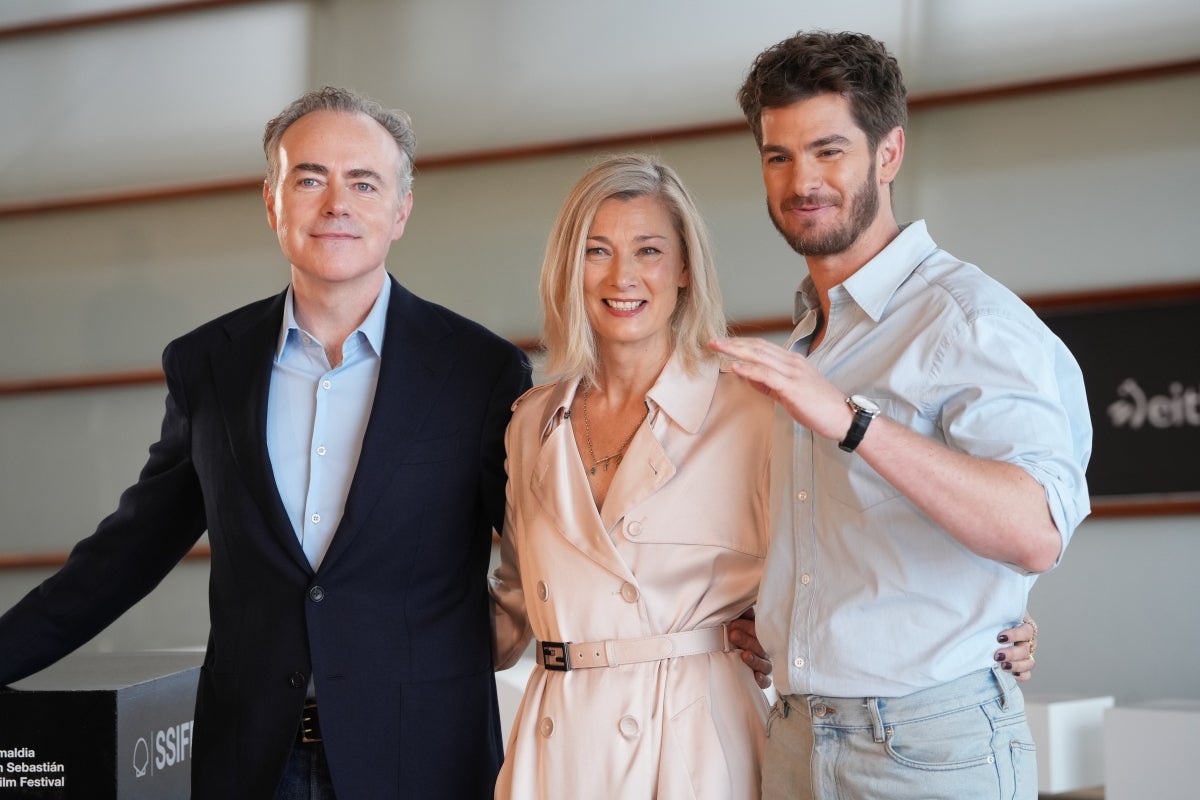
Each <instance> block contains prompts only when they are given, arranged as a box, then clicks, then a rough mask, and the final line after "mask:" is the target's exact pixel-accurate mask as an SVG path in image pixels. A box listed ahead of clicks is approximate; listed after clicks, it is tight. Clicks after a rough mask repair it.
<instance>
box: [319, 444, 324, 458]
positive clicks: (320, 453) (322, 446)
mask: <svg viewBox="0 0 1200 800" xmlns="http://www.w3.org/2000/svg"><path fill="white" fill-rule="evenodd" d="M317 455H319V456H323V455H325V445H321V446H320V447H318V448H317Z"/></svg>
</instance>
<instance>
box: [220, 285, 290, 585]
mask: <svg viewBox="0 0 1200 800" xmlns="http://www.w3.org/2000/svg"><path fill="white" fill-rule="evenodd" d="M286 295H287V292H286V291H285V292H283V293H281V294H280V295H278V296H277V297H274V298H272V299H271V300H268V301H265V302H264V303H262V304H259V305H256V306H253V307H251V308H250V309H247V313H246V314H244V315H240V316H235V317H233V318H231V319H230V320H229V321H227V322H226V323H225V331H226V333H227V334H228V337H229V338H228V339H227V340H226V341H225V342H224V343H223V347H222V348H218V349H217V350H214V353H213V356H212V364H211V369H212V378H213V383H214V385H215V386H216V389H217V396H218V397H219V399H220V404H221V412H222V414H223V416H224V419H225V426H226V428H227V430H228V431H229V446H230V449H231V450H232V452H233V460H234V462H235V463H236V464H237V468H238V471H239V472H240V473H241V475H242V477H243V479H244V481H245V483H246V486H247V487H248V488H249V490H250V493H251V494H252V495H253V497H254V499H255V501H256V502H257V503H258V505H259V508H260V509H261V510H262V513H263V517H264V518H265V519H267V520H268V522H269V525H270V528H271V532H272V533H273V534H274V535H275V537H276V538H277V539H278V540H279V543H280V545H281V546H282V547H283V549H284V551H285V552H287V554H288V555H289V556H290V557H291V559H292V560H293V561H295V562H296V563H297V564H298V565H299V566H301V567H303V568H304V569H305V570H306V571H308V572H312V567H311V566H310V565H309V563H308V559H307V558H306V557H305V555H304V550H303V548H301V547H300V541H299V539H298V538H297V535H296V532H295V531H294V530H293V529H292V524H291V522H290V521H289V520H288V516H287V511H286V510H285V509H284V507H283V500H282V499H281V498H280V496H279V487H278V485H277V484H276V482H275V473H274V472H273V471H272V469H271V457H270V454H269V453H268V452H267V393H268V391H269V390H270V387H271V365H272V355H273V353H274V352H275V348H276V346H277V345H278V344H279V326H280V325H281V324H282V322H283V303H284V298H285V297H286Z"/></svg>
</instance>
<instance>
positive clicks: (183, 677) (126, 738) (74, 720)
mask: <svg viewBox="0 0 1200 800" xmlns="http://www.w3.org/2000/svg"><path fill="white" fill-rule="evenodd" d="M201 657H202V656H201V654H200V653H126V654H118V653H109V654H86V653H76V654H74V655H71V656H68V657H67V658H65V659H63V660H62V661H59V662H58V663H57V664H54V665H53V666H51V667H48V668H47V669H45V670H43V671H42V672H39V673H37V674H35V675H32V676H30V677H29V678H26V679H25V680H23V681H18V682H17V683H16V684H14V687H13V688H14V689H15V690H16V691H10V690H5V691H0V800H5V799H6V798H9V797H11V798H14V800H15V798H37V799H38V800H51V799H53V800H75V798H79V799H80V800H109V798H111V800H143V799H144V800H159V799H160V798H165V797H187V796H188V794H189V793H190V782H191V752H192V747H191V742H192V733H193V721H192V718H193V712H194V707H195V701H196V684H197V681H198V680H199V675H200V670H199V663H200V660H201Z"/></svg>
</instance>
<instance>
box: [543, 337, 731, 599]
mask: <svg viewBox="0 0 1200 800" xmlns="http://www.w3.org/2000/svg"><path fill="white" fill-rule="evenodd" d="M719 372H720V366H719V363H718V362H717V360H716V359H707V360H705V361H704V362H702V363H701V364H700V368H699V370H698V371H697V372H694V373H693V372H688V371H687V370H685V369H684V367H683V365H682V363H681V362H680V361H679V359H678V356H677V355H673V356H672V357H671V358H670V359H669V360H668V361H667V365H666V366H665V367H664V368H663V371H662V373H661V374H660V375H659V378H658V380H657V381H656V382H655V384H654V386H652V387H651V389H650V391H649V392H647V405H648V406H649V414H648V416H647V421H646V422H645V423H643V424H642V427H641V428H639V429H638V432H637V433H636V435H635V436H634V437H633V439H632V440H631V441H630V443H629V448H628V450H626V453H625V457H624V458H623V459H622V461H621V465H620V467H619V469H618V472H617V474H616V476H615V477H614V478H613V482H612V485H611V486H610V487H609V491H608V495H607V497H606V498H605V501H604V506H603V508H601V509H599V510H597V509H596V506H595V504H594V503H593V502H592V495H591V488H590V486H589V485H588V480H587V474H586V471H585V468H584V465H583V463H582V461H581V460H580V458H579V451H578V448H577V447H576V446H575V440H574V436H573V434H572V429H571V427H570V426H568V425H564V424H563V423H564V422H565V421H567V420H568V419H570V412H569V409H570V407H571V403H572V402H573V400H574V398H575V394H576V392H577V391H578V389H579V383H580V379H579V378H578V377H575V378H568V379H564V380H562V381H559V382H558V383H557V384H555V385H554V386H552V387H551V388H550V394H549V395H548V396H547V398H546V404H545V406H544V410H543V412H542V418H541V420H540V423H541V424H540V430H541V440H542V441H541V445H542V446H541V448H540V450H539V452H538V456H537V462H536V464H535V467H534V470H533V473H532V483H531V486H530V490H531V491H532V493H533V495H534V496H535V497H536V498H537V499H538V501H539V502H540V503H541V504H542V506H543V508H544V509H545V510H546V512H547V513H548V514H549V515H550V516H551V517H552V518H553V519H554V522H555V527H556V528H557V530H558V531H559V533H560V534H561V535H562V536H563V537H564V538H565V539H567V541H568V542H570V543H571V544H572V545H573V546H574V547H576V548H577V549H578V550H580V551H581V552H582V553H584V554H585V555H586V556H588V557H589V558H590V559H591V560H592V561H594V562H595V563H597V564H599V565H600V566H602V567H604V568H606V569H608V570H609V571H611V572H613V573H614V574H616V575H618V576H620V577H622V578H623V579H625V580H631V579H632V578H633V576H632V574H631V573H630V570H629V567H628V565H627V564H626V563H625V562H624V560H623V559H622V558H621V557H620V555H619V554H618V552H617V549H616V547H615V545H614V544H613V540H612V538H611V533H612V532H613V531H614V529H615V528H616V527H617V526H618V525H619V524H623V520H625V519H626V518H628V517H631V516H632V515H635V514H636V509H637V506H638V505H639V504H640V503H642V502H643V501H645V500H646V499H647V498H648V497H650V496H651V495H653V494H654V493H655V492H657V491H658V490H659V489H661V488H662V487H663V486H664V485H665V484H666V483H667V482H668V481H670V480H671V478H673V477H674V476H675V473H676V472H677V467H676V465H675V464H674V462H672V460H671V458H670V456H669V455H668V454H667V452H666V450H665V449H664V447H663V444H662V441H663V439H664V437H666V436H669V435H670V429H671V428H672V427H673V426H674V427H676V428H679V429H682V430H683V431H684V432H686V433H687V434H695V433H696V432H697V431H698V430H699V428H700V426H701V425H702V424H703V422H704V418H705V416H706V415H707V414H708V409H709V407H710V406H711V404H712V398H713V391H714V389H715V386H716V381H717V376H718V374H719Z"/></svg>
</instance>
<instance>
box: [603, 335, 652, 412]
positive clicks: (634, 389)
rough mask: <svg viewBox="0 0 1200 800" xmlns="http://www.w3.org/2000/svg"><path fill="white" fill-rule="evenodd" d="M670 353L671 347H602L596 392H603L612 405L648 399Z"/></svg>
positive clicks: (617, 405) (637, 402) (618, 405)
mask: <svg viewBox="0 0 1200 800" xmlns="http://www.w3.org/2000/svg"><path fill="white" fill-rule="evenodd" d="M670 356H671V352H670V350H666V351H665V352H657V351H656V350H655V351H652V350H649V349H638V350H636V351H633V350H630V349H626V348H620V347H608V348H603V349H602V351H601V353H600V364H599V365H598V368H597V370H596V387H595V389H594V392H593V393H595V392H599V393H602V394H604V395H605V397H606V398H607V399H608V403H609V405H611V406H613V407H620V406H623V405H625V404H627V403H636V404H640V403H642V402H644V401H645V399H646V393H647V392H648V391H650V387H651V386H653V385H654V382H655V381H657V380H658V376H659V375H660V374H661V373H662V370H663V367H664V366H665V365H666V363H667V360H668V359H669V358H670Z"/></svg>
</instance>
